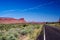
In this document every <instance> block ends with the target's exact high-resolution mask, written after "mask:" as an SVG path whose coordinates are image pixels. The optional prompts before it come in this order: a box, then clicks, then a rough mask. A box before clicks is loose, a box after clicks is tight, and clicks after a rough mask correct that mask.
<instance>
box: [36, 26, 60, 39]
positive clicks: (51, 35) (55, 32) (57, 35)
mask: <svg viewBox="0 0 60 40" xmlns="http://www.w3.org/2000/svg"><path fill="white" fill-rule="evenodd" d="M44 31H45V33H44ZM44 35H45V37H44ZM36 40H60V29H58V28H55V27H52V26H46V25H45V26H44V27H43V30H42V32H41V34H40V35H39V36H38V37H37V39H36Z"/></svg>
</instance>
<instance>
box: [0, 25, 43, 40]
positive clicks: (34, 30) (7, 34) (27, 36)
mask: <svg viewBox="0 0 60 40" xmlns="http://www.w3.org/2000/svg"><path fill="white" fill-rule="evenodd" d="M42 27H43V24H0V40H36V38H37V36H38V35H39V34H40V32H41V30H42Z"/></svg>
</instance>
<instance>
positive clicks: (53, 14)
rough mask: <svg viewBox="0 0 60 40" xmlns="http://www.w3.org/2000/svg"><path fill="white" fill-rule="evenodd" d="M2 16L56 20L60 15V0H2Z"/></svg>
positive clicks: (0, 5)
mask: <svg viewBox="0 0 60 40" xmlns="http://www.w3.org/2000/svg"><path fill="white" fill-rule="evenodd" d="M0 17H13V18H17V19H18V18H25V20H26V21H36V22H46V21H48V22H53V21H54V22H55V21H58V19H59V17H60V0H0Z"/></svg>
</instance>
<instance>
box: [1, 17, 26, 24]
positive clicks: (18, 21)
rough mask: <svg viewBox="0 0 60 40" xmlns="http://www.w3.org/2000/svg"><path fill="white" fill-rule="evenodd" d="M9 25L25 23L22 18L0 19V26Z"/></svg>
mask: <svg viewBox="0 0 60 40" xmlns="http://www.w3.org/2000/svg"><path fill="white" fill-rule="evenodd" d="M2 23H3V24H10V23H26V21H25V20H24V18H20V19H15V18H6V17H0V24H2Z"/></svg>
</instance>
